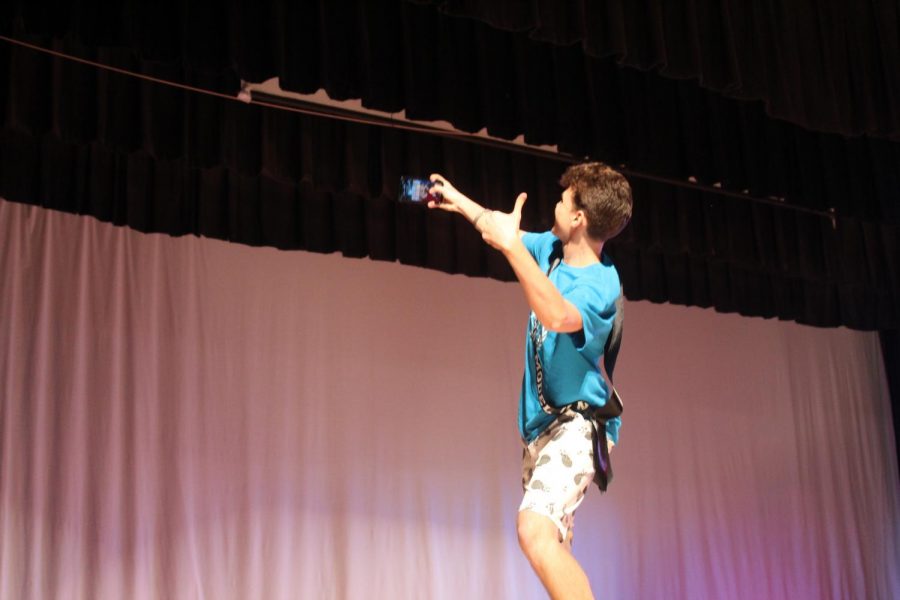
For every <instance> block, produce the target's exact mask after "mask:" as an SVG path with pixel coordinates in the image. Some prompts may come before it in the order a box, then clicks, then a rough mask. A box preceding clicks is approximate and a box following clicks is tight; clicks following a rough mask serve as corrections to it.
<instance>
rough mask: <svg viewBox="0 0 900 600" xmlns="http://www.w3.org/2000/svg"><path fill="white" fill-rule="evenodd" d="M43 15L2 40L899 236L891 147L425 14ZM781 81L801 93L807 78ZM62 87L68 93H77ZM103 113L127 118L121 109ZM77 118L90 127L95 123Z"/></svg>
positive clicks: (117, 9) (346, 9)
mask: <svg viewBox="0 0 900 600" xmlns="http://www.w3.org/2000/svg"><path fill="white" fill-rule="evenodd" d="M39 5H40V3H38V5H34V4H32V3H28V4H25V3H23V6H22V7H19V8H16V7H15V3H14V5H13V7H10V8H8V10H9V12H10V14H11V15H19V18H18V19H13V18H12V17H11V16H10V17H8V18H7V19H6V20H5V24H6V25H5V29H7V30H10V31H15V32H17V35H19V36H21V37H25V38H27V39H33V40H35V41H37V42H39V43H41V44H44V45H50V44H52V43H53V40H56V44H57V46H58V47H60V48H61V49H64V50H65V51H67V52H69V53H74V54H79V55H87V56H88V57H91V58H97V59H98V60H101V61H106V62H111V63H113V64H117V65H120V66H125V67H127V68H137V69H142V70H144V71H149V72H150V73H152V74H155V75H159V76H164V77H167V78H172V79H176V80H181V81H185V82H188V83H196V84H203V85H205V86H206V87H210V88H212V89H216V90H218V91H223V92H226V93H229V94H234V93H236V91H237V89H238V87H239V80H240V79H244V80H246V81H263V80H265V79H268V78H271V77H276V76H277V77H279V78H280V82H281V85H282V87H283V88H284V89H286V90H289V91H296V92H305V93H309V92H314V91H316V90H318V89H320V88H322V89H325V90H326V91H327V92H328V94H329V95H330V96H331V97H333V98H337V99H347V98H360V99H362V102H363V104H364V105H365V106H368V107H370V108H376V109H380V110H385V111H399V110H405V111H406V113H407V116H409V117H411V118H416V119H445V120H448V121H450V122H451V123H453V124H454V125H455V126H456V127H458V128H460V129H462V130H465V131H478V130H479V129H481V128H487V131H488V132H489V133H490V134H492V135H495V136H498V137H502V138H509V139H511V138H514V137H515V136H517V135H519V134H522V135H524V137H525V140H526V141H528V142H530V143H535V144H557V145H558V146H559V148H560V150H561V151H563V152H564V153H567V154H570V155H572V156H575V157H583V156H591V157H593V158H596V159H599V160H604V161H606V162H609V163H611V164H616V165H626V166H627V167H629V168H630V169H633V170H635V171H641V172H646V173H651V174H654V175H657V176H664V177H669V178H675V179H682V180H686V179H687V178H688V177H694V178H696V179H697V180H698V181H699V182H701V183H706V184H719V185H721V186H722V187H723V188H725V189H730V190H734V191H738V192H742V191H744V190H747V191H748V192H749V193H751V194H753V195H757V196H762V197H767V196H774V197H780V198H785V199H786V201H787V202H788V203H790V204H795V205H799V206H806V207H811V208H816V209H820V210H827V209H834V210H835V211H837V213H838V214H840V215H843V216H848V217H858V218H862V219H866V220H880V219H887V220H888V221H890V222H892V223H895V224H898V223H900V149H898V148H900V145H898V144H897V143H895V142H891V141H889V140H886V139H876V138H872V137H855V138H847V137H844V136H840V135H834V134H828V133H822V132H820V131H816V130H810V129H807V128H804V127H800V126H797V125H792V124H789V123H786V122H784V121H780V120H775V119H771V118H769V117H768V115H767V114H766V110H765V105H764V103H763V102H761V101H755V102H743V101H738V100H734V99H730V98H725V97H723V96H722V95H721V94H719V93H717V92H714V91H710V90H706V89H704V88H702V87H701V86H699V85H697V83H696V82H695V81H693V80H674V79H669V78H664V77H659V76H658V75H657V74H655V73H653V72H647V71H640V70H637V69H632V68H622V67H621V66H619V65H618V64H617V62H616V60H615V57H607V58H596V57H593V56H590V55H586V54H585V52H584V51H583V50H582V48H581V47H580V46H577V45H572V46H561V45H557V44H552V43H549V42H541V41H536V40H533V39H530V38H529V36H528V35H526V34H524V33H515V32H508V31H500V30H497V29H494V28H492V27H490V26H488V25H486V24H484V23H481V22H479V21H476V20H473V19H464V18H458V17H453V16H449V15H445V14H442V13H440V12H439V11H438V10H436V9H435V8H434V7H431V6H421V5H416V4H410V3H407V2H402V1H399V0H395V1H393V2H383V3H377V5H376V4H370V3H363V2H358V3H354V2H346V1H343V2H306V3H301V4H295V3H282V2H280V1H277V0H276V1H273V2H272V3H269V4H262V5H260V4H256V3H255V4H253V5H252V6H246V7H245V6H243V5H239V4H236V3H231V4H227V5H226V8H223V9H217V10H216V11H210V12H209V13H207V12H203V11H201V10H200V9H199V8H197V7H193V8H182V7H180V6H178V7H174V6H171V5H168V4H165V3H164V4H160V5H155V4H154V5H152V6H150V5H148V6H133V5H130V4H127V3H120V4H118V5H117V4H115V3H114V4H113V5H111V8H109V9H108V10H106V9H104V10H103V11H99V12H98V11H94V13H91V12H88V13H85V11H84V7H83V6H82V5H80V4H78V3H75V4H73V5H71V6H70V7H68V6H67V7H60V8H59V9H58V10H49V9H47V10H40V9H38V8H36V7H35V6H39ZM485 6H491V3H488V4H486V5H485ZM376 7H377V8H376ZM485 10H487V9H485ZM560 10H562V9H560ZM503 11H504V12H506V7H504V8H503ZM95 13H97V14H95ZM86 14H87V15H90V18H88V17H87V16H85V15H86ZM510 14H513V13H510ZM29 32H30V33H31V34H33V36H32V37H29ZM704 39H705V38H704ZM62 40H64V41H62ZM673 43H674V42H673ZM848 43H849V42H848ZM885 43H886V42H885ZM703 56H706V54H704V55H703ZM888 56H890V55H888ZM35 60H38V61H39V60H40V59H35ZM776 62H778V61H776ZM779 64H780V63H779ZM803 65H804V67H805V66H806V63H803ZM848 65H850V66H854V67H856V66H857V62H848ZM35 68H36V67H35V66H34V65H29V66H27V67H26V69H27V70H29V71H31V70H33V69H35ZM47 68H49V67H45V71H44V72H45V73H46V72H48V71H46V69H47ZM848 68H849V66H848ZM858 71H859V69H854V72H858ZM896 72H900V71H896ZM892 73H895V72H894V71H892ZM86 77H88V78H90V77H92V75H86ZM31 79H32V80H33V83H34V84H35V85H37V89H36V90H27V89H21V87H22V86H23V85H27V82H28V80H29V78H28V77H25V78H24V79H23V78H17V86H15V88H14V91H13V93H15V94H19V95H21V94H27V95H28V96H27V98H28V99H37V100H38V102H37V105H35V106H31V105H29V106H28V111H30V112H32V113H35V114H34V115H33V119H34V118H42V119H43V120H44V121H45V127H50V126H52V121H51V118H52V113H51V112H50V111H49V110H47V107H46V106H45V105H42V104H41V102H40V99H41V98H44V97H45V96H47V94H46V93H45V90H44V87H45V86H46V82H44V81H41V80H38V79H37V78H35V77H32V78H31ZM790 81H793V82H795V83H796V85H798V86H799V85H800V84H801V83H802V78H792V79H790ZM59 83H60V85H62V86H64V87H66V89H68V87H70V86H71V85H73V84H78V83H79V82H78V81H74V82H71V81H65V80H64V81H61V82H59ZM132 87H133V88H137V87H138V85H137V84H135V85H133V86H132ZM803 89H804V90H806V88H803ZM854 89H857V88H856V87H855V88H854ZM859 89H864V88H863V87H860V88H859ZM157 94H158V96H159V97H160V101H166V100H168V101H172V102H175V101H177V100H178V99H179V95H178V94H177V93H175V92H171V91H168V90H162V91H159V92H157ZM804 94H808V95H810V96H811V97H813V98H818V97H819V96H821V94H817V93H813V92H811V91H804ZM867 97H868V98H871V96H867ZM111 100H112V99H111ZM121 100H123V101H127V100H128V97H126V98H122V99H121ZM872 101H873V102H874V100H872ZM890 106H892V107H896V106H900V102H895V103H893V104H890ZM82 108H85V109H90V106H83V107H82V106H79V107H75V108H74V109H73V111H74V110H77V111H78V112H76V113H75V114H78V119H76V120H77V122H76V123H73V124H70V125H71V126H75V127H77V128H84V127H89V126H90V124H91V123H90V120H89V119H88V121H87V122H85V123H82V122H81V116H82V114H81V113H82V111H81V109H82ZM102 108H105V107H98V109H102ZM108 110H116V111H119V115H118V116H120V117H121V118H123V119H127V118H129V114H128V113H127V109H124V108H121V107H119V106H116V105H114V106H111V107H109V109H108ZM873 110H874V109H873ZM840 114H841V115H849V114H850V113H847V112H842V113H840ZM878 114H884V111H879V112H878ZM86 116H88V117H94V115H92V114H91V113H90V111H89V112H88V114H87V115H86ZM13 118H16V119H19V118H22V117H21V116H19V115H14V117H13ZM96 118H106V117H104V115H97V116H96ZM847 118H848V123H849V122H850V121H849V119H850V117H849V116H847ZM144 125H145V126H146V125H155V123H147V124H144ZM175 125H176V126H175V127H172V128H166V129H165V130H163V131H156V132H153V133H152V135H154V136H155V137H156V139H155V140H154V144H155V150H156V152H158V153H162V154H166V155H173V154H178V153H179V152H180V151H181V148H180V147H179V145H180V143H181V140H182V137H181V135H180V134H181V131H180V130H179V127H178V125H180V123H176V124H175ZM64 133H65V134H70V133H71V132H64ZM82 137H84V136H83V135H82ZM88 137H90V136H88ZM122 141H124V142H126V143H130V144H132V145H133V144H134V143H135V142H136V140H132V139H130V138H128V137H126V139H124V140H122Z"/></svg>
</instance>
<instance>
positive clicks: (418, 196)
mask: <svg viewBox="0 0 900 600" xmlns="http://www.w3.org/2000/svg"><path fill="white" fill-rule="evenodd" d="M431 186H432V182H431V181H429V180H428V179H423V178H421V177H407V176H403V177H401V178H400V197H399V200H400V202H416V203H425V204H427V203H428V202H429V201H431V200H434V201H435V202H440V201H441V197H440V196H438V195H436V194H432V193H431Z"/></svg>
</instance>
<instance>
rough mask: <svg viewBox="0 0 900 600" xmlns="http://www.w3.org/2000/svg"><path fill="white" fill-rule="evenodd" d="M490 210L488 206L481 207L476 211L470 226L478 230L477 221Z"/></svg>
mask: <svg viewBox="0 0 900 600" xmlns="http://www.w3.org/2000/svg"><path fill="white" fill-rule="evenodd" d="M490 212H491V209H489V208H482V209H481V210H480V211H479V212H478V214H477V215H475V218H474V219H472V227H474V228H475V229H476V230H478V231H479V232H480V231H481V230H480V229H478V221H480V220H481V219H482V218H483V217H484V216H485V215H487V214H488V213H490Z"/></svg>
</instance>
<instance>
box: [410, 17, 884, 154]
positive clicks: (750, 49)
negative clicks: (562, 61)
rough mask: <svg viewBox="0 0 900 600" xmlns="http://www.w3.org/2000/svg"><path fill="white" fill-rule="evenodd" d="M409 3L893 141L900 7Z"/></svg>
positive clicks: (834, 128) (774, 112)
mask: <svg viewBox="0 0 900 600" xmlns="http://www.w3.org/2000/svg"><path fill="white" fill-rule="evenodd" d="M413 1H414V2H416V3H420V4H432V5H436V6H438V7H439V8H440V10H441V11H443V12H444V13H446V14H448V15H454V16H460V17H468V18H473V19H477V20H479V21H482V22H484V23H487V24H489V25H490V26H492V27H496V28H498V29H503V30H507V31H515V32H525V33H527V34H528V36H529V37H530V38H531V39H534V40H540V41H546V42H550V43H553V44H558V45H564V46H567V45H572V44H578V45H579V46H580V48H581V49H582V50H583V51H584V52H585V53H586V54H587V55H589V56H594V57H607V56H613V57H615V59H616V61H617V62H618V63H619V64H622V65H626V66H629V67H633V68H637V69H641V70H653V71H658V72H659V73H660V74H662V75H664V76H667V77H671V78H675V79H693V80H696V81H698V82H699V84H700V85H701V86H702V87H704V88H706V89H709V90H714V91H716V92H718V93H721V94H724V95H725V96H729V97H732V98H738V99H742V100H761V101H763V102H764V104H765V106H766V112H767V114H769V115H771V116H772V117H776V118H779V119H784V120H787V121H790V122H792V123H795V124H797V125H800V126H802V127H805V128H807V129H812V130H815V131H829V132H833V133H841V134H844V135H861V134H868V135H874V136H879V137H886V138H891V139H894V140H898V139H900V9H898V5H897V3H896V2H875V1H871V0H867V1H865V2H852V3H848V2H808V1H806V0H791V1H788V2H775V3H765V2H734V1H727V2H722V1H721V0H699V1H694V2H683V1H682V2H677V1H676V2H672V1H671V0H654V1H652V2H639V3H636V2H629V1H628V0H575V1H572V2H554V1H553V0H531V1H528V2H520V1H515V0H495V1H492V2H471V1H468V0H413Z"/></svg>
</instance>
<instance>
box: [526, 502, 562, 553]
mask: <svg viewBox="0 0 900 600" xmlns="http://www.w3.org/2000/svg"><path fill="white" fill-rule="evenodd" d="M516 532H517V533H518V536H519V546H521V548H522V551H524V552H525V554H526V555H527V556H528V557H529V558H533V557H537V556H540V555H541V554H542V551H543V549H544V548H545V547H547V546H548V545H550V544H559V530H558V529H557V528H556V525H555V524H554V523H553V521H552V520H550V518H549V517H547V516H545V515H542V514H539V513H536V512H532V511H530V510H522V511H519V516H518V519H517V521H516Z"/></svg>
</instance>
